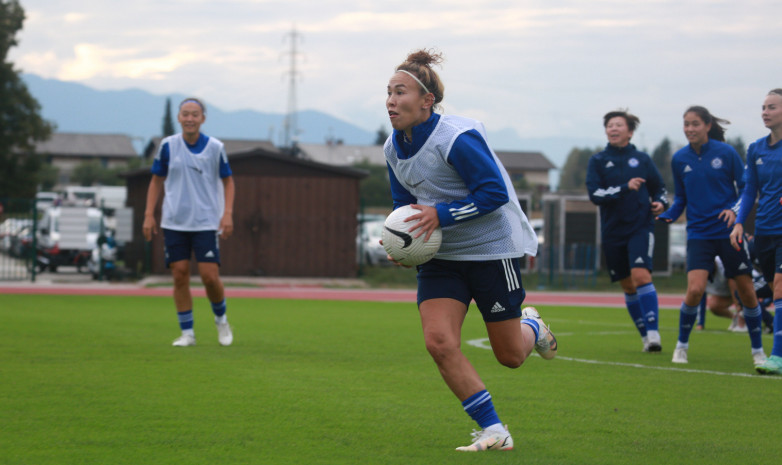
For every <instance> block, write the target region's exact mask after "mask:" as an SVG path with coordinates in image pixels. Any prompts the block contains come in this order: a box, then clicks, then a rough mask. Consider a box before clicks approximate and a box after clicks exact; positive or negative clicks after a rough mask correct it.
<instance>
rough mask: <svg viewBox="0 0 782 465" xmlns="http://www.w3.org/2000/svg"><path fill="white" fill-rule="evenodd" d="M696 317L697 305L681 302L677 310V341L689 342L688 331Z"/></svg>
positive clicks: (689, 331) (690, 330)
mask: <svg viewBox="0 0 782 465" xmlns="http://www.w3.org/2000/svg"><path fill="white" fill-rule="evenodd" d="M697 318H698V307H690V306H689V305H687V304H685V303H684V302H682V306H681V309H680V311H679V342H681V343H683V344H687V343H689V342H690V333H691V332H692V327H693V326H694V325H695V320H696V319H697Z"/></svg>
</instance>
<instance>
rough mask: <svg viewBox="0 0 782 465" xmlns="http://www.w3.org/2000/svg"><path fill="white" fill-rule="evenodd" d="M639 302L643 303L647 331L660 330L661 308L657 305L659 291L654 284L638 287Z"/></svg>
mask: <svg viewBox="0 0 782 465" xmlns="http://www.w3.org/2000/svg"><path fill="white" fill-rule="evenodd" d="M638 300H639V301H640V302H641V310H642V311H643V315H644V324H645V325H646V330H647V331H657V330H658V329H659V314H660V308H659V306H658V305H659V304H658V303H657V289H655V288H654V283H647V284H644V285H643V286H639V287H638Z"/></svg>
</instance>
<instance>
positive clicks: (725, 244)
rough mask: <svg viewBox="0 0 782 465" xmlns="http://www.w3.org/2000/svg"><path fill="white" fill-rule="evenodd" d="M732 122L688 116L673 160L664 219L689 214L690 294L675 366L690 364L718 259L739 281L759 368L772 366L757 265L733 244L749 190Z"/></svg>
mask: <svg viewBox="0 0 782 465" xmlns="http://www.w3.org/2000/svg"><path fill="white" fill-rule="evenodd" d="M726 123H727V121H725V120H723V119H720V118H717V117H715V116H713V115H712V114H711V113H709V110H707V109H706V108H704V107H701V106H692V107H690V108H688V109H687V111H685V112H684V135H685V136H686V137H687V140H688V141H689V144H688V145H687V146H685V147H683V148H682V149H680V150H679V151H677V152H676V153H675V154H674V155H673V159H672V160H671V168H672V170H673V179H674V183H675V187H676V192H675V194H674V200H673V205H672V206H671V208H670V209H668V210H667V211H666V212H665V213H663V214H661V215H660V216H659V219H661V220H663V221H666V222H668V223H670V222H672V221H676V219H677V218H679V216H680V215H681V214H682V212H684V209H685V208H686V209H687V293H686V295H685V297H684V301H683V302H682V305H681V310H680V313H679V339H678V341H677V343H676V349H675V350H674V352H673V359H672V362H673V363H687V362H688V359H687V350H688V348H689V340H690V333H691V332H692V329H693V327H694V326H695V319H696V318H697V316H698V306H699V304H700V301H701V297H703V293H704V291H705V289H706V282H707V281H708V278H709V274H711V273H713V272H714V258H715V257H720V259H721V260H722V264H723V267H724V269H725V277H726V278H728V279H733V280H734V281H735V283H736V291H737V292H738V295H739V299H740V300H741V303H742V307H743V312H744V319H745V321H746V324H747V330H748V332H749V338H750V343H751V346H752V359H753V361H754V363H755V365H759V364H762V363H763V362H765V361H766V355H765V353H764V352H763V342H762V340H761V337H762V328H761V318H760V313H761V312H760V306H759V305H758V299H757V297H756V296H755V288H754V286H753V283H752V261H751V259H750V256H749V251H748V250H747V249H745V248H741V249H734V248H733V247H732V246H731V244H730V228H731V227H732V226H733V222H734V220H735V219H736V213H735V212H734V210H733V209H734V208H736V206H737V203H738V200H739V197H738V193H737V189H738V191H741V190H742V189H743V188H744V181H742V173H743V169H744V168H743V166H744V165H743V162H742V161H741V158H740V157H739V154H738V153H736V150H735V149H734V148H733V147H731V146H730V145H729V144H726V143H725V142H724V140H725V129H724V128H723V127H722V124H726Z"/></svg>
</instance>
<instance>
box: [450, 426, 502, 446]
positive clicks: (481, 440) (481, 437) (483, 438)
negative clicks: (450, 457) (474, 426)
mask: <svg viewBox="0 0 782 465" xmlns="http://www.w3.org/2000/svg"><path fill="white" fill-rule="evenodd" d="M503 429H504V430H505V431H504V432H501V433H500V432H496V431H487V430H482V431H477V430H473V432H472V433H471V434H472V437H473V440H474V441H473V443H472V444H470V445H469V446H463V447H457V448H456V450H458V451H462V452H480V451H485V450H512V449H513V438H512V437H511V436H510V433H509V432H508V427H507V426H504V427H503Z"/></svg>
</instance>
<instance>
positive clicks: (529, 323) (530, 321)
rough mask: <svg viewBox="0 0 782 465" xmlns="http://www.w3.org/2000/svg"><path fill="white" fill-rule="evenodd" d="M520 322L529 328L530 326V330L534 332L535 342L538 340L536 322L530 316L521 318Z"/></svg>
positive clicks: (538, 327)
mask: <svg viewBox="0 0 782 465" xmlns="http://www.w3.org/2000/svg"><path fill="white" fill-rule="evenodd" d="M521 324H523V325H527V326H529V327H530V328H532V331H533V332H534V333H535V342H538V333H540V326H539V325H538V322H537V321H535V320H533V319H531V318H526V319H524V320H521Z"/></svg>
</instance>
